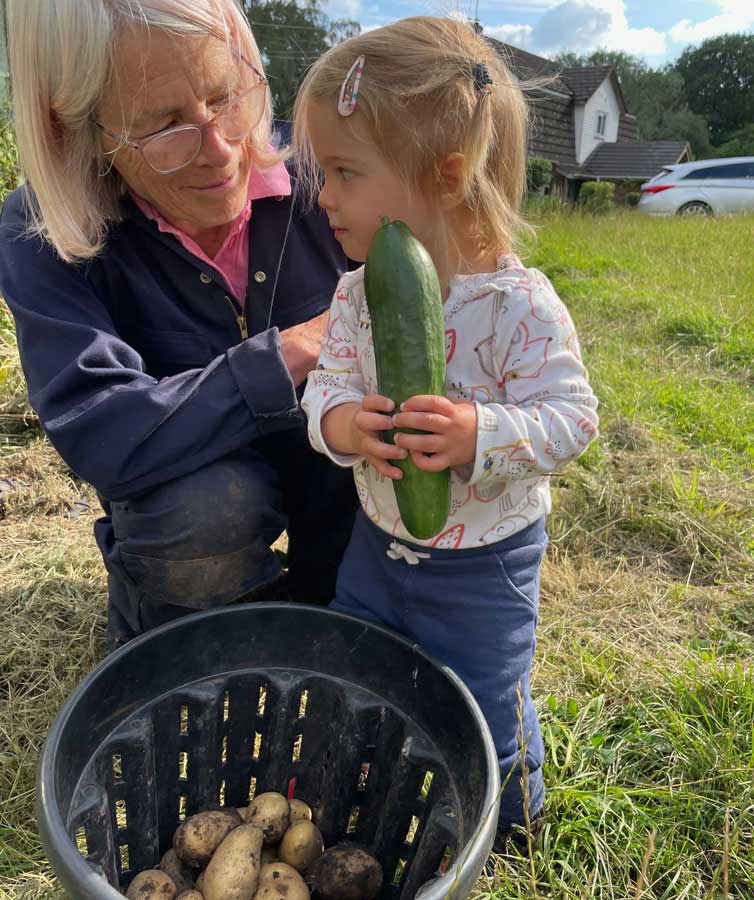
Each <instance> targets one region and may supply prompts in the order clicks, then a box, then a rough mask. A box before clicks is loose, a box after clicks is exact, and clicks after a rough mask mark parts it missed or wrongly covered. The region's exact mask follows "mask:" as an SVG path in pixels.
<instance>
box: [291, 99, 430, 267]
mask: <svg viewBox="0 0 754 900" xmlns="http://www.w3.org/2000/svg"><path fill="white" fill-rule="evenodd" d="M307 128H308V132H309V136H310V139H311V143H312V147H313V149H314V154H315V156H316V157H317V161H318V162H319V165H320V167H321V169H322V173H323V175H324V184H323V186H322V190H321V191H320V194H319V205H320V206H321V207H322V208H323V209H324V210H325V211H326V212H327V216H328V218H329V220H330V226H331V227H332V229H333V231H334V232H335V237H336V238H337V240H338V241H339V242H340V244H341V246H342V247H343V249H344V250H345V252H346V254H347V255H348V256H349V257H350V258H351V259H353V260H356V261H357V262H364V260H366V258H367V251H368V250H369V244H370V243H371V241H372V237H373V236H374V233H375V232H376V231H377V229H378V228H379V227H380V225H381V224H382V217H383V216H388V217H389V218H390V219H400V220H401V221H402V222H405V223H406V224H407V225H408V226H409V228H410V229H411V230H412V231H413V233H414V234H415V235H416V237H417V238H418V239H419V240H420V241H421V242H422V243H423V244H425V245H427V246H428V247H429V246H431V244H432V238H433V235H434V234H435V231H436V225H437V215H438V212H437V209H436V207H435V206H434V205H433V204H432V203H431V202H430V200H429V198H427V197H425V196H424V195H422V194H421V193H420V192H418V191H412V192H409V189H408V188H407V187H406V184H405V183H404V182H403V181H402V180H401V179H400V177H399V176H398V173H396V172H395V171H394V169H393V168H392V167H391V166H390V165H389V164H388V163H387V162H386V161H385V160H384V159H383V157H382V156H381V155H380V154H379V153H378V151H377V150H376V148H375V147H374V145H373V144H372V142H371V140H370V139H369V136H368V134H367V132H366V129H365V128H363V127H362V126H361V125H360V123H359V122H358V110H357V112H356V113H355V114H354V116H353V117H352V118H349V119H344V118H343V117H342V116H340V115H339V114H338V112H337V109H336V104H335V101H333V102H332V103H331V104H330V103H321V102H320V103H314V104H312V107H311V108H310V110H309V116H308V121H307Z"/></svg>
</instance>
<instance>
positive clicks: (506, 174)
mask: <svg viewBox="0 0 754 900" xmlns="http://www.w3.org/2000/svg"><path fill="white" fill-rule="evenodd" d="M361 55H363V56H364V57H365V60H366V62H365V65H364V71H363V75H362V78H361V84H360V88H359V95H358V103H357V106H356V111H355V112H354V114H353V115H352V116H351V117H349V118H345V119H343V120H342V121H343V122H344V123H351V122H352V123H353V127H358V123H364V124H365V125H366V128H367V129H368V132H369V136H370V137H371V139H372V140H373V142H374V144H375V146H376V148H377V150H378V152H379V153H380V154H381V155H382V156H383V158H384V159H385V160H386V161H387V162H388V164H390V165H391V166H392V167H393V168H394V169H395V171H396V173H399V174H400V175H401V177H402V178H403V179H404V181H405V183H406V185H407V187H408V188H409V189H412V190H413V189H417V190H422V189H423V188H424V189H426V186H427V185H431V184H433V183H435V184H436V183H437V182H438V181H439V177H440V167H441V165H442V163H443V161H444V160H445V159H446V158H447V157H448V156H449V155H450V154H451V153H461V154H463V157H464V160H465V165H464V171H463V175H462V183H461V188H460V190H461V197H462V204H463V206H465V207H466V208H467V209H468V210H469V211H470V212H471V213H472V216H473V220H474V222H475V223H476V229H477V232H478V233H477V234H475V235H474V236H475V237H476V238H477V240H479V241H480V243H481V245H482V246H484V247H489V248H492V249H501V250H510V249H512V248H513V246H514V245H515V243H516V238H517V235H518V233H519V232H521V231H522V230H527V231H528V226H526V225H525V223H524V221H523V219H522V217H521V215H520V206H521V200H522V198H523V194H524V190H525V184H526V134H527V127H528V107H527V104H526V101H525V99H524V95H523V91H522V90H521V87H520V86H519V84H518V82H517V81H516V80H515V79H514V78H513V76H512V75H511V73H510V72H509V70H508V67H507V66H506V64H505V62H504V61H503V59H502V58H501V57H500V56H499V54H498V53H497V52H496V51H495V49H494V48H493V47H492V46H491V45H490V43H489V42H488V41H486V40H485V39H484V38H483V37H482V36H481V35H480V34H478V33H476V32H475V30H474V29H473V28H472V26H471V25H470V24H468V23H467V22H464V21H462V20H458V19H452V18H440V17H432V16H415V17H411V18H407V19H403V20H401V21H399V22H395V23H393V24H391V25H387V26H385V27H383V28H377V29H375V30H373V31H368V32H366V33H365V34H361V35H358V36H357V37H353V38H351V39H350V40H347V41H345V42H344V43H342V44H339V45H337V46H335V47H333V48H332V49H330V50H328V51H327V53H325V54H324V56H322V57H321V58H320V59H319V60H317V62H315V63H314V64H313V65H312V67H311V68H310V69H309V71H308V73H307V75H306V77H305V78H304V81H303V84H302V86H301V89H300V91H299V94H298V97H297V99H296V104H295V107H294V129H293V146H294V150H295V151H296V155H297V159H298V164H299V167H300V175H301V181H302V183H304V184H306V185H307V186H308V189H309V192H310V195H312V194H314V193H316V191H317V185H318V178H319V175H318V169H317V163H316V159H315V157H314V153H313V150H312V146H311V142H310V141H309V138H308V135H307V126H306V123H307V117H308V115H309V113H310V110H311V108H312V106H313V105H314V104H317V103H322V102H323V101H324V102H326V103H329V104H332V107H333V109H334V108H335V107H336V105H337V102H338V97H339V94H340V90H341V86H342V85H343V81H344V78H345V77H346V75H347V73H348V71H349V69H350V68H351V66H352V65H353V63H354V62H355V60H356V59H357V58H358V57H359V56H361ZM479 66H484V67H486V72H487V74H488V75H489V77H490V78H491V81H492V83H491V84H482V83H481V82H482V81H484V77H482V78H481V79H479V78H478V79H477V82H478V83H475V77H474V75H475V73H476V74H477V76H479V75H480V74H481V75H482V76H484V69H480V68H479Z"/></svg>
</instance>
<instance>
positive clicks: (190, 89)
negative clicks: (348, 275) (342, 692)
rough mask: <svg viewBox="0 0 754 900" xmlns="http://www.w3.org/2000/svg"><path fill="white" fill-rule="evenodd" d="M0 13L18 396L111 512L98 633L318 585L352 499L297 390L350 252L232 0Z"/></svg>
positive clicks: (23, 0) (38, 0) (7, 260)
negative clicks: (300, 195)
mask: <svg viewBox="0 0 754 900" xmlns="http://www.w3.org/2000/svg"><path fill="white" fill-rule="evenodd" d="M7 14H8V33H9V52H10V65H11V78H12V89H13V99H14V106H15V125H16V134H17V141H18V149H19V156H20V160H21V165H22V168H23V172H24V175H25V178H26V185H25V186H24V187H22V188H20V189H18V190H17V191H15V192H14V193H13V194H11V195H10V196H9V197H8V199H7V200H6V203H5V206H4V208H3V211H2V217H1V218H0V289H1V290H2V294H3V296H4V297H5V299H6V300H7V302H8V304H9V305H10V308H11V310H12V313H13V315H14V317H15V321H16V327H17V334H18V344H19V349H20V353H21V360H22V364H23V368H24V373H25V375H26V379H27V382H28V387H29V397H30V400H31V403H32V405H33V407H34V409H35V410H36V411H37V413H38V415H39V418H40V420H41V422H42V425H43V427H44V429H45V431H46V433H47V435H48V436H49V438H50V441H51V442H52V444H53V445H54V446H55V447H56V449H57V450H58V452H59V453H60V455H61V456H62V457H63V459H64V460H65V461H66V462H67V464H68V465H69V466H70V467H71V469H72V470H73V471H74V472H75V473H76V474H77V475H79V476H80V477H81V478H83V479H84V480H86V481H88V482H89V483H91V484H92V485H93V486H94V487H95V488H96V490H97V492H98V494H99V496H100V498H101V501H102V505H103V507H104V511H105V516H104V517H103V518H100V519H99V520H98V521H97V523H96V525H95V536H96V540H97V543H98V545H99V548H100V550H101V552H102V555H103V557H104V561H105V565H106V567H107V571H108V584H109V610H108V636H109V641H110V645H111V646H117V645H118V644H120V643H123V642H125V641H126V640H128V639H129V638H131V637H133V636H134V635H136V634H138V633H140V632H142V631H144V630H146V629H149V628H151V627H153V626H155V625H157V624H159V623H161V622H164V621H167V620H169V619H171V618H174V617H176V616H179V615H182V614H184V613H187V612H190V611H192V610H196V609H201V608H205V607H210V606H218V605H221V604H225V603H230V602H233V601H236V600H239V599H242V598H249V599H255V598H259V597H272V596H274V597H284V598H292V599H295V600H300V601H310V602H319V603H324V602H327V601H328V600H329V599H330V598H331V596H332V589H333V585H334V576H335V570H336V568H337V564H338V562H339V560H340V557H341V555H342V552H343V549H344V546H345V542H346V540H347V537H348V535H349V533H350V528H351V524H352V516H353V511H354V509H355V504H356V500H355V494H354V491H353V488H352V479H351V478H350V473H348V472H344V471H340V470H338V469H336V468H335V467H334V466H331V465H330V464H329V463H328V461H327V460H325V459H324V457H321V456H319V455H318V454H315V453H314V452H313V451H312V450H310V448H309V443H308V441H307V438H306V429H305V423H304V421H303V419H302V415H301V413H300V411H299V406H298V393H299V392H298V389H299V388H303V384H304V381H305V378H306V375H307V372H308V371H309V370H310V369H311V368H312V367H313V366H314V365H315V361H316V359H317V354H318V351H319V346H320V341H321V337H322V333H323V330H324V328H325V327H326V313H323V310H326V309H327V308H328V306H329V301H330V298H331V295H332V292H333V289H334V287H335V284H336V282H337V279H338V277H339V275H340V274H341V273H342V272H343V270H344V269H345V267H346V263H347V261H346V259H345V258H344V256H343V254H342V251H340V249H339V247H338V245H337V243H336V242H335V240H334V238H333V235H332V233H331V232H330V229H329V227H328V225H327V221H326V219H324V218H323V217H322V216H321V215H320V214H319V213H317V212H314V211H310V210H307V209H306V208H304V207H302V206H301V205H300V204H299V202H298V201H297V199H296V195H295V191H294V190H293V187H294V186H293V185H292V183H291V177H289V172H288V170H287V168H286V166H285V164H284V162H283V159H284V153H283V152H281V151H279V150H278V149H276V148H275V144H274V140H273V132H272V113H271V104H270V95H269V91H268V88H267V82H266V80H265V77H264V75H263V72H262V63H261V60H260V55H259V51H258V49H257V46H256V44H255V41H254V38H253V36H252V33H251V31H250V29H249V26H248V24H247V22H246V19H245V18H244V16H243V14H242V13H241V12H240V10H239V8H238V7H237V5H236V4H235V2H234V0H49V2H42V0H8V2H7ZM286 528H287V531H288V537H289V569H288V573H287V575H286V576H285V577H283V576H281V574H280V567H279V564H278V561H277V557H276V555H275V554H274V553H273V551H272V550H271V549H270V545H271V544H272V543H274V541H275V540H276V539H277V538H278V536H279V535H280V534H281V532H282V531H283V530H284V529H286Z"/></svg>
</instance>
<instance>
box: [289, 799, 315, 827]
mask: <svg viewBox="0 0 754 900" xmlns="http://www.w3.org/2000/svg"><path fill="white" fill-rule="evenodd" d="M290 804H291V825H293V823H294V822H303V821H304V820H306V821H308V822H311V820H312V810H311V807H310V806H309V805H308V804H307V803H304V801H303V800H296V799H295V798H294V799H293V800H291V801H290Z"/></svg>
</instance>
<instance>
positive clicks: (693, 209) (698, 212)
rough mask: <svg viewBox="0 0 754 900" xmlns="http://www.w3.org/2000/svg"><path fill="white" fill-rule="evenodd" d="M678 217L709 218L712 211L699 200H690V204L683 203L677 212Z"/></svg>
mask: <svg viewBox="0 0 754 900" xmlns="http://www.w3.org/2000/svg"><path fill="white" fill-rule="evenodd" d="M678 215H679V216H711V215H712V209H711V208H710V207H709V206H707V204H706V203H702V201H701V200H692V201H691V202H690V203H684V204H683V206H682V207H681V208H680V209H679V210H678Z"/></svg>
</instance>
